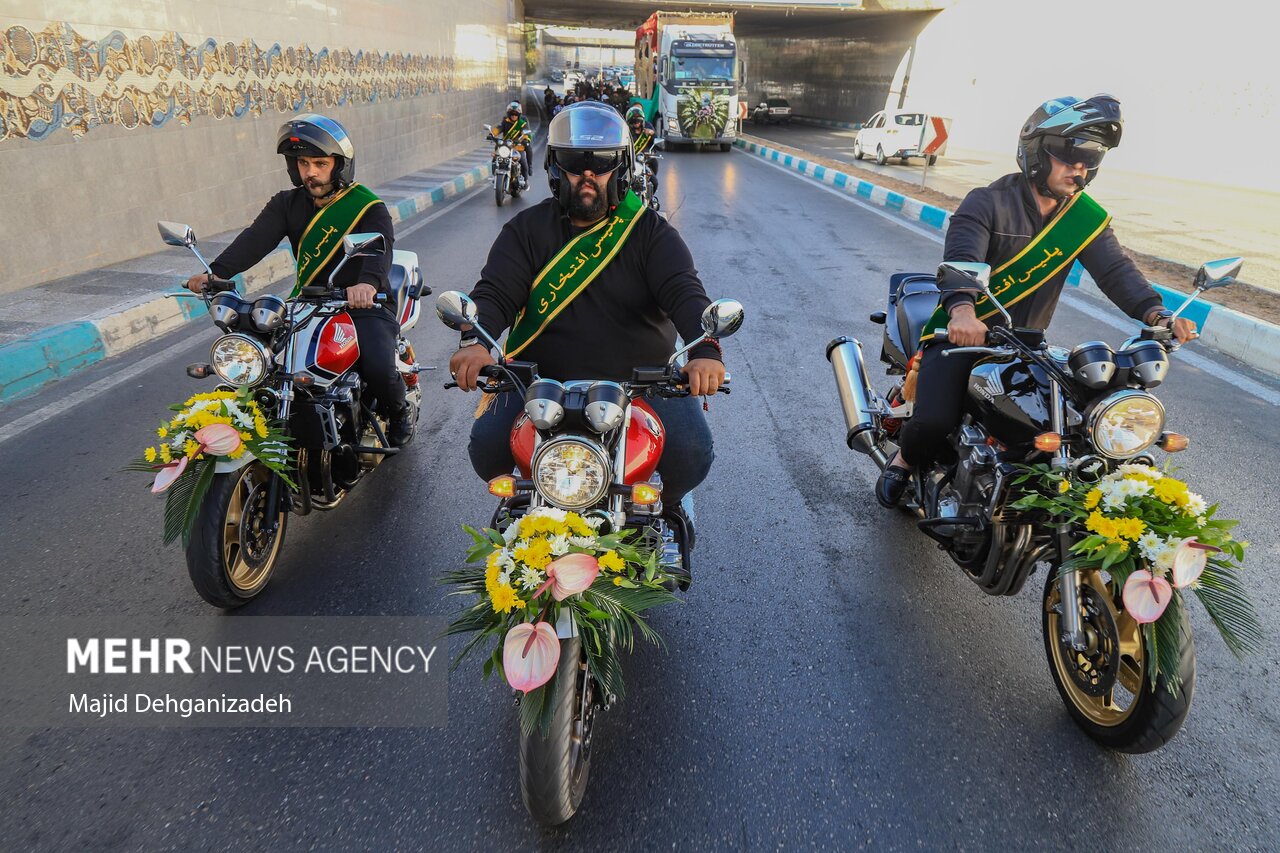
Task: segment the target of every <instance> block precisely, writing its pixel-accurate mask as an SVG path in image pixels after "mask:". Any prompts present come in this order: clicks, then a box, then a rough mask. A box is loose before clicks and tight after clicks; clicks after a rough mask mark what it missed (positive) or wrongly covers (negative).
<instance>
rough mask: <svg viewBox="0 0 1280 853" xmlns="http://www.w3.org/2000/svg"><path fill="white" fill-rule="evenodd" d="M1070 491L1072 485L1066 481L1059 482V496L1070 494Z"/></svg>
mask: <svg viewBox="0 0 1280 853" xmlns="http://www.w3.org/2000/svg"><path fill="white" fill-rule="evenodd" d="M1069 491H1071V484H1070V483H1068V482H1067V481H1066V480H1059V481H1058V494H1060V495H1065V494H1066V493H1067V492H1069Z"/></svg>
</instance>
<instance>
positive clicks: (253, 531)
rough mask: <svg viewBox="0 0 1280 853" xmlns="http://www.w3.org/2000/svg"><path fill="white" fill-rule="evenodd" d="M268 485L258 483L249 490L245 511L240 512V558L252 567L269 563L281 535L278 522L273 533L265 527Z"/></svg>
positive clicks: (255, 567) (259, 566) (260, 566)
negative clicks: (277, 539)
mask: <svg viewBox="0 0 1280 853" xmlns="http://www.w3.org/2000/svg"><path fill="white" fill-rule="evenodd" d="M267 486H268V483H258V484H256V485H255V486H254V487H253V488H252V489H251V490H250V491H249V496H248V497H247V498H245V502H244V511H243V512H242V513H241V514H240V559H242V560H243V561H244V563H245V565H246V566H248V567H249V568H251V569H260V568H262V567H263V566H265V565H266V564H267V561H268V560H269V559H270V557H271V551H272V548H273V546H274V545H275V541H276V537H277V536H279V535H280V526H279V525H278V524H277V525H276V529H275V530H274V531H273V532H271V533H268V532H267V531H266V529H265V523H266V520H267V515H266V512H267Z"/></svg>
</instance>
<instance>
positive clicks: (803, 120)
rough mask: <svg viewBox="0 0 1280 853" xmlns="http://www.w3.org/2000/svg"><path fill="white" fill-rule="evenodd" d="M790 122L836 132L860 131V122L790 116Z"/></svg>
mask: <svg viewBox="0 0 1280 853" xmlns="http://www.w3.org/2000/svg"><path fill="white" fill-rule="evenodd" d="M791 120H792V121H793V122H795V123H796V124H809V125H813V126H814V127H831V128H836V129H837V130H861V129H862V122H860V121H832V120H831V119H829V118H818V117H816V116H792V117H791Z"/></svg>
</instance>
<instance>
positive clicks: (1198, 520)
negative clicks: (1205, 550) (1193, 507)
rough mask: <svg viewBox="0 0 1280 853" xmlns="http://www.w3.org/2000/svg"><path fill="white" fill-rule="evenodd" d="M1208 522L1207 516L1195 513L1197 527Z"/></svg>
mask: <svg viewBox="0 0 1280 853" xmlns="http://www.w3.org/2000/svg"><path fill="white" fill-rule="evenodd" d="M1208 523H1209V517H1208V516H1207V515H1197V516H1196V525H1197V526H1199V527H1204V526H1205V525H1206V524H1208Z"/></svg>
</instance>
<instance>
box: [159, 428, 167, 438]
mask: <svg viewBox="0 0 1280 853" xmlns="http://www.w3.org/2000/svg"><path fill="white" fill-rule="evenodd" d="M168 434H169V430H167V429H165V428H164V427H163V426H160V427H156V435H157V436H159V437H160V438H164V437H165V436H167V435H168Z"/></svg>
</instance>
